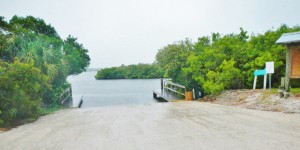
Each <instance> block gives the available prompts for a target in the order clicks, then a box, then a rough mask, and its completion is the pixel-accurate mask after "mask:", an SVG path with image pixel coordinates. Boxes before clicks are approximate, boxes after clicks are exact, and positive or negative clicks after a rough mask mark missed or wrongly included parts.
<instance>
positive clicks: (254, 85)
mask: <svg viewBox="0 0 300 150" xmlns="http://www.w3.org/2000/svg"><path fill="white" fill-rule="evenodd" d="M256 80H257V76H254V83H253V90H254V89H255V88H256Z"/></svg>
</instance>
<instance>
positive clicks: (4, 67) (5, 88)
mask: <svg viewBox="0 0 300 150" xmlns="http://www.w3.org/2000/svg"><path fill="white" fill-rule="evenodd" d="M87 52H88V51H87V49H85V48H84V47H83V46H82V44H80V43H78V42H77V39H76V38H74V37H72V36H69V37H67V39H66V40H63V39H61V38H60V37H59V35H58V34H57V32H56V31H55V29H54V27H52V26H51V25H48V24H46V23H45V22H44V20H42V19H39V18H34V17H32V16H28V17H18V16H14V17H13V18H12V19H11V20H10V21H9V22H6V21H5V20H4V17H0V89H1V91H0V112H1V113H0V125H1V124H2V125H7V124H9V123H12V122H14V121H18V120H21V119H27V118H35V117H37V116H38V115H39V111H38V110H40V109H41V108H44V107H53V106H57V105H59V104H60V98H61V93H62V92H63V91H64V90H65V89H66V88H68V87H69V86H70V84H69V83H67V80H66V78H67V76H69V75H73V74H79V73H81V72H83V71H85V68H86V67H87V66H88V65H89V62H90V58H89V56H88V55H87Z"/></svg>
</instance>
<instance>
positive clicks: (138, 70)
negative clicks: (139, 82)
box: [95, 64, 163, 80]
mask: <svg viewBox="0 0 300 150" xmlns="http://www.w3.org/2000/svg"><path fill="white" fill-rule="evenodd" d="M162 77H163V71H162V69H161V68H160V67H158V66H157V65H156V64H137V65H128V66H124V65H122V66H120V67H111V68H104V69H100V70H99V71H98V72H97V74H96V76H95V78H96V79H98V80H100V79H154V78H162Z"/></svg>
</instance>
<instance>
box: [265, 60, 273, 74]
mask: <svg viewBox="0 0 300 150" xmlns="http://www.w3.org/2000/svg"><path fill="white" fill-rule="evenodd" d="M266 73H267V74H269V73H274V61H271V62H266Z"/></svg>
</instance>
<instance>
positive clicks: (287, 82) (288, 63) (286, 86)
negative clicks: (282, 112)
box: [284, 47, 292, 98]
mask: <svg viewBox="0 0 300 150" xmlns="http://www.w3.org/2000/svg"><path fill="white" fill-rule="evenodd" d="M291 51H292V50H291V49H290V48H289V47H287V51H286V68H285V81H284V91H285V93H286V92H289V91H290V89H289V88H290V72H291V61H292V59H291ZM288 96H289V95H288V94H285V96H284V97H285V98H287V97H288Z"/></svg>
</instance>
